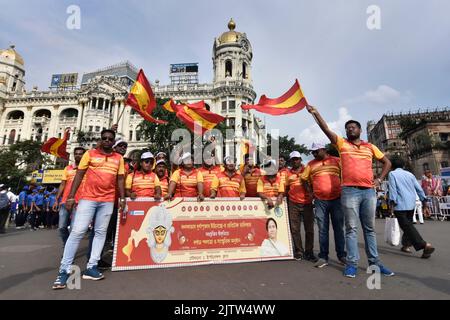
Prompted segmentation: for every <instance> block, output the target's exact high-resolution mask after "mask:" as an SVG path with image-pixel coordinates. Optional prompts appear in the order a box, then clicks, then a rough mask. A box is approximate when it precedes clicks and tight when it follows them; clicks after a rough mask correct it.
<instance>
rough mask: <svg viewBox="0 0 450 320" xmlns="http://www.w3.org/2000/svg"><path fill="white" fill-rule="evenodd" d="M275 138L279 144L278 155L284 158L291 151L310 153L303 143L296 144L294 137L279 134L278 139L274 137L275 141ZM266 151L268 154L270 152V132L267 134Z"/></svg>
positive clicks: (287, 156)
mask: <svg viewBox="0 0 450 320" xmlns="http://www.w3.org/2000/svg"><path fill="white" fill-rule="evenodd" d="M276 140H278V142H277V143H278V145H279V152H280V156H282V157H285V158H286V159H288V158H289V155H290V153H291V152H292V151H298V152H300V153H303V154H306V155H309V154H310V152H309V150H308V148H307V147H306V146H305V145H304V144H298V143H296V142H295V138H292V137H289V136H280V137H279V139H275V141H276ZM267 152H268V154H271V153H272V136H271V135H270V134H267ZM260 160H262V159H260Z"/></svg>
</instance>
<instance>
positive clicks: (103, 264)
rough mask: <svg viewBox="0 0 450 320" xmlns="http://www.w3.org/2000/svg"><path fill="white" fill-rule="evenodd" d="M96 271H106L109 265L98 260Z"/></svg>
mask: <svg viewBox="0 0 450 320" xmlns="http://www.w3.org/2000/svg"><path fill="white" fill-rule="evenodd" d="M97 268H98V269H102V270H106V269H109V268H111V264H110V263H109V262H106V261H104V260H100V261H99V262H98V264H97Z"/></svg>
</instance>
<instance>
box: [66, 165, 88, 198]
mask: <svg viewBox="0 0 450 320" xmlns="http://www.w3.org/2000/svg"><path fill="white" fill-rule="evenodd" d="M76 174H77V168H76V167H75V166H73V165H69V166H67V167H65V168H64V172H63V176H62V178H61V181H65V182H66V185H65V187H64V191H63V194H62V197H61V204H64V203H66V201H67V198H68V197H69V193H70V189H72V184H73V179H74V178H75V175H76ZM84 180H85V179H83V181H84ZM81 190H83V182H82V184H81V185H80V187H79V188H78V191H77V193H76V194H75V202H78V201H79V198H80V194H81V192H80V191H81Z"/></svg>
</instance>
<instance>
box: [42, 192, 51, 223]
mask: <svg viewBox="0 0 450 320" xmlns="http://www.w3.org/2000/svg"><path fill="white" fill-rule="evenodd" d="M49 195H50V192H48V191H44V210H43V211H44V213H43V214H42V218H43V223H44V227H46V228H47V229H50V228H51V227H52V214H51V212H50V210H49V209H48V202H49V199H48V197H49Z"/></svg>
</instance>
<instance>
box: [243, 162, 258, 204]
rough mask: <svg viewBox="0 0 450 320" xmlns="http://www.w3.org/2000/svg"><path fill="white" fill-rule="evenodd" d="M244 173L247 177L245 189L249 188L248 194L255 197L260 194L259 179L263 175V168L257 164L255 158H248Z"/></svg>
mask: <svg viewBox="0 0 450 320" xmlns="http://www.w3.org/2000/svg"><path fill="white" fill-rule="evenodd" d="M242 175H243V176H244V179H245V189H246V190H247V194H246V196H247V197H249V198H255V197H257V196H258V192H257V190H256V189H257V188H258V180H259V178H260V177H261V169H259V168H258V167H256V166H255V163H254V160H253V158H248V160H247V159H246V164H245V166H244V168H243V169H242Z"/></svg>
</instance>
